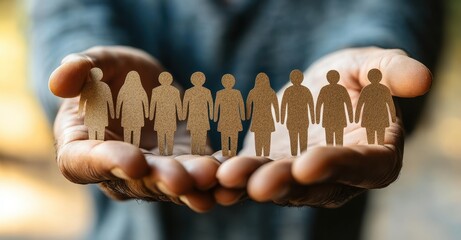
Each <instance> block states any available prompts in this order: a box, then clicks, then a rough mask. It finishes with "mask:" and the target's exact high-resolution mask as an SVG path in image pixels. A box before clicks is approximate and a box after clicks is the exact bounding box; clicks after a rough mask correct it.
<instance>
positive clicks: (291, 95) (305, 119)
mask: <svg viewBox="0 0 461 240" xmlns="http://www.w3.org/2000/svg"><path fill="white" fill-rule="evenodd" d="M303 80H304V75H303V73H302V72H301V71H300V70H297V69H295V70H293V71H291V73H290V81H291V83H292V84H293V85H292V86H290V87H288V88H287V89H286V90H285V92H284V93H283V97H282V119H281V120H282V124H284V122H285V116H286V124H287V128H288V134H289V135H290V146H291V155H293V156H296V155H297V154H298V142H299V149H300V151H301V152H303V151H305V150H306V149H307V129H308V127H309V113H310V118H311V121H312V123H314V99H313V98H312V94H311V91H310V90H309V89H308V88H307V87H305V86H303V85H301V83H302V82H303Z"/></svg>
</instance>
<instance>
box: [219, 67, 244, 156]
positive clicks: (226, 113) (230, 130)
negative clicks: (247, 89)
mask: <svg viewBox="0 0 461 240" xmlns="http://www.w3.org/2000/svg"><path fill="white" fill-rule="evenodd" d="M221 83H222V85H223V86H224V89H223V90H219V91H218V92H217V93H216V101H215V105H214V119H213V120H214V121H215V122H217V121H218V120H219V122H218V132H220V133H221V148H222V155H223V156H230V157H232V156H235V155H237V143H238V132H240V131H242V122H241V121H244V120H245V105H244V103H243V98H242V94H241V93H240V91H239V90H236V89H233V87H234V85H235V78H234V76H232V75H231V74H225V75H224V76H222V79H221ZM229 142H230V144H229Z"/></svg>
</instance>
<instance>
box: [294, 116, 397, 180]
mask: <svg viewBox="0 0 461 240" xmlns="http://www.w3.org/2000/svg"><path fill="white" fill-rule="evenodd" d="M398 125H399V124H398V123H393V124H392V125H391V127H390V128H388V129H387V131H386V136H385V139H386V142H385V145H384V146H381V145H352V146H347V147H331V146H325V147H315V148H310V149H308V150H307V151H306V152H305V153H304V154H303V155H301V156H300V157H299V158H297V159H296V160H295V161H294V163H293V167H292V173H293V176H294V178H295V179H296V181H298V182H299V183H301V184H313V183H318V182H325V181H326V182H338V183H342V184H345V185H350V186H356V187H361V188H367V189H370V188H382V187H385V186H387V185H389V184H390V183H392V182H393V181H395V180H396V179H397V177H398V175H399V172H400V169H401V167H402V158H403V130H402V129H401V128H400V127H396V126H398Z"/></svg>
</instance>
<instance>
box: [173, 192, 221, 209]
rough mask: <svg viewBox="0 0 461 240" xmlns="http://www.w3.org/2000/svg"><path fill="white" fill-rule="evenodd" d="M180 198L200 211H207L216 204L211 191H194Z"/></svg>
mask: <svg viewBox="0 0 461 240" xmlns="http://www.w3.org/2000/svg"><path fill="white" fill-rule="evenodd" d="M179 199H180V200H181V202H183V203H184V204H186V205H187V206H188V207H189V208H190V209H192V210H194V211H195V212H198V213H204V212H207V211H209V210H210V209H211V208H213V206H214V205H215V201H214V199H213V196H212V195H211V193H209V192H192V193H188V194H184V195H181V196H179Z"/></svg>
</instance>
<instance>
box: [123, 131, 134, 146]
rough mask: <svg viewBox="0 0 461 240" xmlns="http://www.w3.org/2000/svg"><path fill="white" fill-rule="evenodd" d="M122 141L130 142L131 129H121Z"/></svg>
mask: <svg viewBox="0 0 461 240" xmlns="http://www.w3.org/2000/svg"><path fill="white" fill-rule="evenodd" d="M123 141H124V142H127V143H132V140H131V129H127V128H125V129H123Z"/></svg>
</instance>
